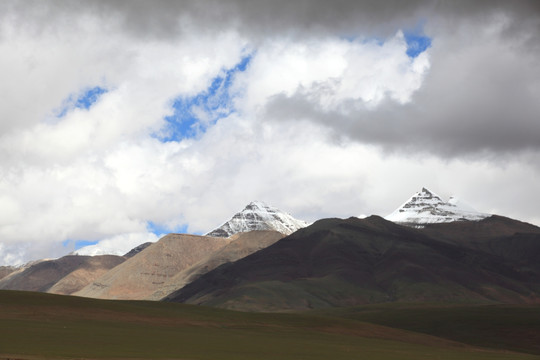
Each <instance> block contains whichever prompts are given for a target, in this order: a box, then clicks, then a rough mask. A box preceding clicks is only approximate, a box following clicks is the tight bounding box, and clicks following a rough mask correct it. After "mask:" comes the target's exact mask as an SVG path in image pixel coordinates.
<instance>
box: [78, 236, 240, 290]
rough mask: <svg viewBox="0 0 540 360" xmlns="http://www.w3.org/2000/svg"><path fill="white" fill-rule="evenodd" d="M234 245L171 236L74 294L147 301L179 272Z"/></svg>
mask: <svg viewBox="0 0 540 360" xmlns="http://www.w3.org/2000/svg"><path fill="white" fill-rule="evenodd" d="M230 242H231V240H230V239H227V238H217V237H211V236H198V235H186V234H169V235H166V236H164V237H162V238H161V239H160V240H159V241H158V242H156V243H153V244H152V245H150V246H148V247H147V248H145V249H144V250H143V251H141V252H139V253H138V254H136V255H134V256H133V257H131V258H129V259H128V260H126V261H125V262H124V263H122V264H121V265H119V266H117V267H115V268H114V269H112V270H110V271H109V272H107V273H106V274H104V275H103V276H101V277H100V278H98V279H96V280H95V281H93V282H92V283H91V284H89V285H88V286H86V287H85V288H83V289H82V290H81V291H78V292H77V293H75V295H77V296H84V297H92V298H100V299H124V300H133V299H145V298H147V297H149V296H150V295H152V294H153V293H154V292H156V291H158V290H159V289H160V288H161V287H162V286H163V285H164V284H165V283H166V282H167V281H169V280H170V279H171V278H172V277H174V276H175V275H176V274H178V273H179V272H181V271H183V270H185V269H187V268H189V267H190V266H192V265H194V264H196V263H198V262H199V261H201V260H202V259H204V258H205V257H206V256H208V255H209V254H211V253H213V252H215V251H217V250H219V249H221V248H223V247H224V246H225V245H227V244H229V243H230Z"/></svg>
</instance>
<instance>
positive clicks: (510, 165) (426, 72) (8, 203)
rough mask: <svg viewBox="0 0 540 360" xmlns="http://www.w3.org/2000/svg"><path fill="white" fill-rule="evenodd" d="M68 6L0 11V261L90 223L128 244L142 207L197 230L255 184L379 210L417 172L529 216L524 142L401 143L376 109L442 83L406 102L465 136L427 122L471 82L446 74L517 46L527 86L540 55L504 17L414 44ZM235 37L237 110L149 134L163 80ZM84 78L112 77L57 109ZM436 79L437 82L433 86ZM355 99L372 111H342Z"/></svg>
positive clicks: (56, 251) (325, 202)
mask: <svg viewBox="0 0 540 360" xmlns="http://www.w3.org/2000/svg"><path fill="white" fill-rule="evenodd" d="M351 6H352V5H351ZM352 7H353V8H354V7H355V6H352ZM175 9H177V10H178V8H175ZM251 10H253V8H251ZM56 11H59V10H58V9H57V10H56ZM115 11H122V10H121V7H120V8H118V9H116V8H115ZM105 13H106V12H105ZM357 13H358V12H357ZM360 13H362V12H360ZM32 14H33V15H32V16H34V17H35V16H37V15H36V14H34V13H32ZM62 14H63V15H65V14H64V13H62ZM77 14H78V13H77ZM77 14H75V13H73V14H67V15H69V16H73V17H72V18H70V17H66V18H63V17H60V18H55V21H52V22H51V21H44V22H43V23H42V24H41V27H39V26H38V27H36V28H34V27H33V26H32V25H33V24H27V23H25V22H24V21H26V20H24V19H26V18H22V17H14V18H13V20H10V19H11V18H10V17H6V16H4V17H2V21H0V24H1V25H0V52H1V53H2V54H3V56H2V57H0V78H2V79H3V81H2V82H0V98H2V99H3V104H5V106H2V107H1V108H0V120H1V122H0V159H1V160H0V239H1V243H0V265H1V264H2V262H3V263H20V262H22V261H28V260H31V259H37V258H40V257H41V258H43V257H52V256H61V255H62V254H64V253H65V252H66V247H64V246H63V245H62V242H63V241H65V240H70V241H76V240H90V241H100V243H99V247H101V248H109V249H113V248H117V246H118V245H119V244H122V246H124V244H125V249H123V250H122V251H124V250H126V252H127V251H128V250H129V249H131V248H132V247H134V246H136V245H138V244H136V243H137V242H139V241H140V242H145V241H147V240H148V239H152V238H153V237H154V235H152V234H149V233H148V226H149V225H148V224H149V222H152V223H155V224H158V225H164V226H168V227H169V228H171V229H174V228H180V227H182V226H183V225H187V226H188V231H190V232H200V233H204V232H207V231H209V230H211V229H212V228H213V227H216V226H219V225H220V224H221V223H222V222H223V221H225V220H227V219H228V217H230V216H231V215H232V214H233V212H234V211H237V210H241V209H242V208H243V206H244V205H245V204H246V203H247V202H249V201H251V200H262V201H265V202H267V203H269V204H271V205H273V206H276V207H279V208H282V209H283V210H285V211H287V212H290V213H292V214H293V215H294V216H296V217H299V218H303V219H305V220H308V221H313V220H316V219H318V218H321V217H328V216H340V217H348V216H354V215H357V214H362V213H363V214H372V213H376V214H380V215H386V214H388V213H390V212H391V211H393V210H394V208H395V207H397V206H399V205H400V204H401V203H402V202H403V201H405V200H406V199H407V198H408V197H409V196H410V195H411V194H412V193H414V192H416V191H418V190H419V189H420V188H421V187H422V186H427V187H428V188H431V189H432V190H433V191H435V192H437V193H440V194H441V195H443V196H449V195H452V194H455V195H458V196H459V197H460V198H462V199H464V200H466V201H467V202H468V203H470V204H471V205H473V206H474V207H476V208H477V209H478V210H479V211H485V212H492V211H494V212H498V213H501V214H502V215H509V216H515V217H519V218H521V219H524V220H529V221H537V223H540V219H539V216H538V210H537V209H536V207H535V206H534V204H537V203H538V202H540V195H539V194H540V192H539V191H537V189H538V185H537V184H536V183H535V179H537V178H538V175H539V174H538V172H539V171H540V168H539V167H538V165H537V164H538V155H537V153H536V152H535V151H533V150H531V152H530V154H529V155H528V156H526V157H525V156H523V155H520V156H519V158H517V159H510V157H506V158H504V159H500V158H498V157H497V156H488V157H485V158H472V157H469V158H465V159H464V158H460V157H457V158H455V159H446V160H441V159H440V158H439V157H437V156H436V155H433V154H429V155H426V154H425V153H416V155H411V154H410V153H405V152H400V150H401V149H400V148H399V146H400V145H399V144H406V145H410V138H409V135H411V133H410V132H409V131H408V130H407V129H410V128H411V125H412V123H413V122H414V120H415V118H408V119H406V120H407V121H402V122H400V123H399V126H396V127H394V128H392V129H389V128H388V127H385V126H376V125H377V124H379V125H380V124H383V125H384V124H387V123H385V120H387V119H385V117H386V116H387V115H388V114H389V112H386V110H387V109H390V110H391V111H393V110H395V109H398V111H402V110H403V109H409V106H411V107H412V106H414V105H417V104H418V101H419V99H420V98H422V99H430V94H438V98H434V99H433V101H431V102H429V103H427V105H426V104H425V103H424V105H425V106H424V107H421V108H420V109H417V110H419V111H420V112H422V111H424V110H426V109H427V110H429V111H433V113H434V114H436V115H441V116H440V117H433V118H431V117H430V120H432V122H431V123H430V124H432V125H433V126H434V127H435V128H437V129H438V130H441V129H442V130H441V132H442V133H443V135H444V132H445V131H451V130H452V129H453V128H458V129H459V131H458V132H459V134H460V136H461V137H466V135H467V134H468V133H467V132H464V131H462V130H463V127H461V128H459V127H456V126H454V123H452V122H451V121H450V122H448V123H444V124H442V125H447V126H442V125H441V124H437V123H436V122H437V121H439V120H440V119H446V118H445V116H443V115H447V114H456V112H455V110H456V107H455V106H453V105H455V102H453V101H449V99H450V100H452V99H454V98H455V99H458V100H459V99H464V98H465V99H469V98H467V96H468V94H470V93H471V92H470V91H469V92H465V91H463V92H459V91H461V90H463V84H467V83H466V81H463V80H466V79H460V78H459V76H465V75H467V74H472V75H474V77H473V78H474V79H481V80H482V81H480V82H474V84H472V85H474V86H472V87H471V89H472V90H475V91H479V90H482V89H483V88H484V87H483V86H481V85H482V84H485V80H486V79H487V80H489V79H492V78H493V77H492V73H491V70H490V69H488V67H485V71H481V70H482V69H484V68H483V67H482V66H483V65H484V64H485V62H486V60H487V59H489V58H494V59H493V61H492V63H493V64H502V65H504V66H502V68H503V69H506V70H508V69H511V64H513V63H519V64H521V65H526V66H521V68H522V69H525V70H523V72H521V71H516V72H514V73H513V74H516V75H519V76H517V79H518V80H519V81H516V82H514V83H512V84H514V85H519V84H520V83H526V84H527V85H530V89H529V88H527V89H529V90H527V91H530V94H535V92H536V91H537V90H538V89H539V88H538V86H537V85H538V84H537V81H536V80H534V79H533V80H530V79H529V80H527V79H525V80H527V81H525V80H523V79H524V75H526V74H527V73H534V71H535V69H537V66H536V65H534V64H533V63H532V62H531V58H532V59H535V58H536V57H531V56H529V57H527V56H520V54H521V53H512V52H511V51H510V50H512V47H508V46H509V44H511V43H512V42H511V41H507V39H502V40H501V36H500V35H501V34H500V33H501V31H503V30H501V29H500V28H494V29H492V31H494V34H496V35H499V36H495V37H492V38H491V39H492V42H484V43H481V44H478V43H476V42H475V41H480V40H482V39H490V37H489V36H488V35H489V34H487V35H486V34H484V33H481V32H479V34H480V35H482V36H479V39H480V40H474V39H469V41H468V42H466V43H465V45H463V44H462V43H460V42H459V41H458V40H460V39H462V40H463V39H466V36H468V34H469V32H470V31H473V30H475V29H476V27H475V26H473V25H474V24H473V25H471V28H469V29H465V30H463V29H462V30H461V31H462V32H464V33H459V34H458V35H459V36H457V35H456V36H452V34H453V33H452V31H453V29H452V28H451V27H450V26H449V27H448V28H445V27H444V26H443V27H436V26H432V27H431V28H430V27H429V26H428V29H429V31H430V34H435V35H433V36H436V38H434V39H433V48H432V49H430V50H429V51H428V52H426V53H422V54H421V55H420V56H418V57H416V58H414V59H411V58H409V57H408V56H407V55H406V43H405V41H404V39H403V36H402V34H401V32H396V31H397V30H398V29H397V28H395V29H394V30H392V31H394V34H395V35H393V36H390V37H389V38H383V39H384V41H383V42H375V41H374V40H373V37H371V38H369V37H368V38H362V37H358V38H357V39H355V40H350V39H345V38H344V37H343V36H342V34H343V32H339V31H336V32H333V31H329V30H325V28H321V29H319V30H318V31H317V32H316V34H317V37H315V36H311V35H309V31H305V32H301V35H298V36H294V34H293V35H291V33H290V32H287V31H283V32H281V31H276V32H275V33H272V34H271V35H268V36H263V35H262V34H263V33H264V32H257V34H256V35H254V36H253V38H250V35H251V34H249V33H245V34H244V33H243V34H242V35H240V34H239V33H238V32H237V31H236V30H234V29H235V27H234V26H232V27H230V28H226V27H220V26H215V27H212V28H211V29H210V30H207V31H203V32H200V31H198V30H197V31H196V29H195V28H196V27H197V26H198V25H197V24H196V21H189V16H190V15H189V14H186V15H185V16H184V17H183V18H182V19H183V20H182V21H179V23H181V24H180V25H178V24H176V22H175V24H176V25H178V26H171V32H168V33H167V34H166V36H165V35H160V34H162V33H161V32H159V31H155V32H152V31H150V30H152V29H150V30H149V34H148V36H144V31H143V30H141V29H135V27H136V24H138V22H137V21H132V20H133V19H131V18H129V19H125V20H126V21H127V22H126V23H125V24H124V23H123V22H122V18H121V17H118V18H116V16H117V15H118V13H115V12H111V14H116V15H103V14H101V15H96V14H98V13H96V14H94V13H92V12H88V13H85V12H84V7H83V8H82V9H81V11H80V14H79V15H77ZM106 14H107V13H106ZM67 15H66V16H67ZM131 15H133V14H131ZM131 15H130V16H131ZM136 15H137V14H136ZM138 15H139V16H143V15H144V14H138ZM161 15H163V14H161ZM0 16H1V15H0ZM32 16H29V17H28V19H34V20H35V21H37V20H36V19H35V18H34V17H32ZM143 17H144V16H143ZM59 19H61V21H60V20H59ZM66 19H69V20H70V21H66ZM157 19H158V20H159V18H157ZM174 19H175V17H174V16H173V15H171V17H166V20H168V21H172V20H174ZM145 20H147V19H146V18H145ZM154 20H156V19H154ZM190 23H191V25H190ZM126 24H127V25H129V26H133V27H134V28H133V29H132V28H130V29H126V28H125V27H124V25H126ZM145 24H146V25H147V26H151V25H149V24H151V22H149V23H145ZM428 24H429V23H428ZM127 25H126V26H127ZM203 25H204V24H203ZM229 25H230V24H229ZM503 25H504V24H503ZM288 26H291V25H290V24H289V25H288ZM202 27H204V26H202ZM36 29H38V30H36ZM340 29H342V28H340ZM135 30H136V31H135ZM199 30H200V29H199ZM323 33H324V35H321V34H323ZM385 33H386V32H385ZM135 35H137V36H135ZM358 36H362V34H358ZM366 39H367V40H366ZM482 41H483V40H482ZM515 45H516V46H517V48H518V49H522V48H521V46H522V44H520V43H515ZM448 51H450V53H448ZM501 52H504V53H501ZM247 53H249V54H251V56H252V57H251V60H250V62H249V64H248V66H247V69H246V70H245V71H244V72H240V73H238V74H237V75H236V78H235V79H234V82H233V85H232V87H231V91H232V92H233V93H234V94H235V98H234V101H235V104H234V105H235V106H234V108H235V109H236V111H235V112H233V113H232V114H230V115H229V116H227V117H225V118H222V119H220V120H218V121H217V123H216V124H215V125H212V126H210V127H209V128H208V129H207V131H206V133H201V134H199V136H198V137H196V138H192V139H186V140H183V141H181V142H167V143H163V142H160V141H159V140H158V139H157V138H156V137H153V135H154V134H162V132H164V131H166V130H167V128H166V127H165V125H166V123H165V121H164V117H165V116H167V115H169V114H171V113H172V111H173V109H172V103H173V100H174V99H175V98H177V97H178V96H194V95H196V94H199V93H201V92H203V91H204V90H206V89H207V88H208V86H209V85H210V84H211V82H212V80H213V79H214V78H216V76H220V75H223V72H224V71H225V70H226V69H231V68H232V67H234V66H235V65H236V64H238V63H239V61H240V60H241V59H242V57H243V56H245V55H246V54H247ZM475 69H479V70H478V71H476V70H475ZM460 70H463V71H460ZM518 70H519V69H518ZM533 70H534V71H533ZM460 74H462V75H460ZM495 78H497V79H503V80H504V79H508V77H507V76H504V74H497V76H496V77H495ZM510 78H511V77H510ZM535 78H537V77H535ZM433 84H435V85H437V86H436V87H435V88H433V87H432V86H433ZM441 84H442V85H445V84H447V85H448V88H446V87H444V86H442V85H441ZM427 85H429V86H427ZM94 86H100V87H103V88H105V89H107V92H106V93H105V94H103V95H101V97H100V98H99V100H98V101H97V102H96V103H95V104H94V105H93V106H92V107H91V108H90V109H88V110H85V109H71V110H70V111H68V112H67V113H66V114H65V116H63V117H61V118H56V117H54V114H55V111H57V110H58V109H59V107H61V106H62V104H63V101H64V100H66V99H67V98H69V97H70V96H74V94H79V93H80V92H81V91H84V89H87V88H89V87H94ZM476 86H478V88H477V87H476ZM442 90H444V91H447V92H448V93H449V97H441V96H440V95H441V94H443V95H444V94H445V92H444V91H442ZM469 90H470V89H469ZM450 95H451V96H450ZM280 97H281V98H285V99H287V100H290V101H291V103H292V105H293V106H291V110H295V109H296V108H298V109H299V110H298V111H297V112H293V111H291V112H289V109H288V108H283V109H282V110H283V111H282V114H284V116H285V117H287V119H283V120H289V121H275V119H274V118H272V114H271V113H270V112H268V110H269V108H270V107H271V106H277V105H280V104H281V103H280V102H279V101H276V99H278V100H279V99H280ZM296 97H300V98H302V100H306V102H305V103H302V104H300V105H305V104H307V106H308V107H309V109H308V110H309V111H308V110H306V109H304V108H301V106H300V105H298V103H296V102H295V100H296ZM481 99H482V98H481ZM486 99H488V100H489V97H486ZM468 101H469V102H470V103H474V101H475V98H473V97H471V98H470V99H469V100H468ZM487 103H489V101H487ZM514 103H516V102H514ZM527 104H530V103H527ZM357 108H361V109H362V110H363V111H364V113H368V114H369V115H370V116H373V117H370V118H369V119H368V120H369V121H368V122H367V121H366V119H359V118H357V117H355V116H354V115H355V114H356V113H355V112H354V111H355V110H357ZM457 110H459V109H457ZM310 111H311V112H310ZM391 111H390V112H391ZM441 111H442V112H443V113H441ZM457 113H459V111H458V112H457ZM200 114H202V115H201V116H203V115H204V116H206V115H207V114H204V112H202V113H200ZM313 114H316V115H317V114H319V115H320V114H323V115H327V117H326V118H324V121H325V122H324V124H323V122H322V121H319V120H318V119H315V120H316V121H310V120H314V119H311V118H310V116H311V115H313ZM343 114H345V115H347V114H348V115H349V117H347V118H346V119H345V120H346V123H345V124H343V123H340V121H341V120H340V119H339V118H337V117H333V115H343ZM351 114H352V115H351ZM392 119H393V120H394V122H393V123H392V124H395V123H397V121H395V118H391V120H392ZM201 120H202V121H205V122H208V120H209V119H207V118H204V119H201ZM450 120H453V119H450ZM208 123H210V122H208ZM334 123H335V124H337V125H336V127H339V126H341V128H339V130H341V131H342V133H345V134H348V135H352V132H353V131H354V132H355V133H356V134H363V136H357V137H354V136H351V137H349V138H347V137H345V139H344V138H343V137H340V136H336V132H333V131H329V127H328V125H329V124H330V125H332V124H334ZM459 124H465V125H466V124H467V123H466V122H460V123H459ZM506 124H507V127H512V124H511V123H506ZM508 124H510V125H508ZM499 130H500V129H499ZM390 131H391V132H392V134H391V135H392V136H393V135H396V136H398V137H399V138H400V139H401V141H402V142H399V143H398V145H397V148H396V149H395V151H394V152H393V153H391V154H387V153H384V152H383V151H381V150H380V148H379V147H377V146H376V145H373V146H370V145H365V143H373V144H378V143H379V142H383V141H384V140H381V138H383V139H384V138H385V136H383V135H386V134H387V133H388V132H390ZM456 131H457V130H456ZM418 133H419V134H420V135H421V134H424V133H422V132H421V131H418ZM381 134H382V135H381ZM530 134H531V135H530V136H531V138H532V137H533V135H534V131H532V132H530ZM501 136H504V133H502V135H501ZM351 138H354V139H356V141H353V140H350V139H351ZM366 138H376V141H369V139H368V140H366ZM412 138H413V139H418V138H417V137H412ZM437 139H438V138H435V140H437ZM442 139H443V140H444V139H445V136H443V137H442ZM421 140H422V141H424V143H430V142H431V141H432V140H433V138H431V137H429V136H428V137H426V138H424V139H421ZM393 141H395V139H394V140H393ZM422 141H420V142H422ZM433 142H435V143H436V142H437V141H433ZM413 145H416V143H415V144H413ZM437 149H440V148H437ZM505 162H506V165H504V164H505ZM501 164H503V165H501ZM516 184H520V185H519V186H516ZM447 192H448V193H447ZM524 199H526V200H524ZM531 204H532V205H531ZM96 248H97V247H95V248H94V249H96Z"/></svg>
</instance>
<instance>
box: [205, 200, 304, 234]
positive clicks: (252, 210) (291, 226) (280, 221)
mask: <svg viewBox="0 0 540 360" xmlns="http://www.w3.org/2000/svg"><path fill="white" fill-rule="evenodd" d="M305 226H307V223H306V222H305V221H302V220H298V219H295V218H293V217H292V216H291V215H289V214H287V213H285V212H283V211H281V210H279V209H276V208H274V207H271V206H268V205H266V204H265V203H263V202H260V201H253V202H251V203H249V204H248V205H247V206H246V207H245V208H244V209H243V210H242V211H240V212H239V213H237V214H235V215H234V216H233V217H232V218H231V219H230V220H229V221H227V222H225V223H224V224H223V225H221V226H220V227H218V228H217V229H214V230H212V231H210V232H209V233H208V234H206V235H207V236H218V237H229V236H231V235H234V234H236V233H240V232H247V231H252V230H275V231H278V232H280V233H282V234H285V235H289V234H292V233H293V232H295V231H296V230H298V229H301V228H303V227H305Z"/></svg>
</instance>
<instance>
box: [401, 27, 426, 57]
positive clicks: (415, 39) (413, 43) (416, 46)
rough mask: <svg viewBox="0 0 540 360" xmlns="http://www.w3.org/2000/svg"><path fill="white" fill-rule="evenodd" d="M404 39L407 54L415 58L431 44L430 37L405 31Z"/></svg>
mask: <svg viewBox="0 0 540 360" xmlns="http://www.w3.org/2000/svg"><path fill="white" fill-rule="evenodd" d="M404 35H405V41H406V42H407V55H408V56H409V57H411V58H415V57H417V56H418V55H420V54H421V53H423V52H424V51H426V50H427V49H428V48H429V47H430V46H431V38H430V37H427V36H424V35H419V34H412V33H405V34H404Z"/></svg>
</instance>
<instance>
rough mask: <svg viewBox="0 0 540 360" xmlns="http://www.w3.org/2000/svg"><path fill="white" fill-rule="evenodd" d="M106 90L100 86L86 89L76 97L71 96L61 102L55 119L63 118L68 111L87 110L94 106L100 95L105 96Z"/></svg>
mask: <svg viewBox="0 0 540 360" xmlns="http://www.w3.org/2000/svg"><path fill="white" fill-rule="evenodd" d="M106 92H107V89H104V88H102V87H100V86H95V87H93V88H87V89H85V90H83V91H82V92H81V93H79V94H78V95H74V94H71V95H69V96H68V98H67V99H65V100H64V101H62V106H61V107H60V109H59V110H57V111H56V117H58V118H61V117H64V116H65V115H66V114H67V113H68V112H69V111H70V110H73V109H85V110H88V109H90V107H92V105H94V104H95V103H96V102H97V101H98V100H99V98H100V97H101V95H103V94H105V93H106Z"/></svg>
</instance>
